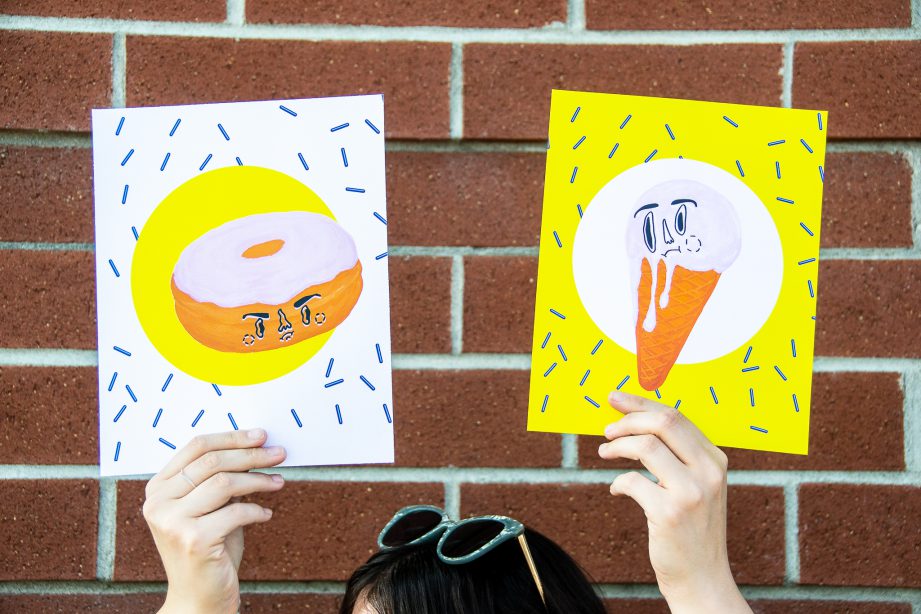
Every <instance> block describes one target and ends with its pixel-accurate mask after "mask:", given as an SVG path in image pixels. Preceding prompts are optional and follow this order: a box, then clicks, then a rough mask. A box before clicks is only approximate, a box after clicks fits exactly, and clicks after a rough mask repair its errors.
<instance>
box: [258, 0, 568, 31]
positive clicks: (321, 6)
mask: <svg viewBox="0 0 921 614" xmlns="http://www.w3.org/2000/svg"><path fill="white" fill-rule="evenodd" d="M246 19H247V21H249V22H257V23H259V22H262V23H265V22H268V23H324V24H325V23H329V24H355V25H374V26H446V27H462V28H463V27H466V28H536V27H541V26H546V25H549V24H551V23H553V22H565V21H566V2H565V0H532V1H529V2H524V1H522V0H517V1H516V2H497V1H496V0H462V1H461V2H458V3H454V4H447V3H441V2H433V1H432V0H413V1H409V2H386V3H385V2H374V3H369V2H362V1H361V0H344V1H333V0H321V1H319V2H298V1H297V0H271V1H268V0H261V1H260V0H249V2H247V3H246Z"/></svg>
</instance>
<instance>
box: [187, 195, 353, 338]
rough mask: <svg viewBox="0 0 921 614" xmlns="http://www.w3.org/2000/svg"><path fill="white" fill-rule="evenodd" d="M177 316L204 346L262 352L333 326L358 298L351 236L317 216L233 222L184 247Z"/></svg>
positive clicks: (299, 213)
mask: <svg viewBox="0 0 921 614" xmlns="http://www.w3.org/2000/svg"><path fill="white" fill-rule="evenodd" d="M171 286H172V292H173V298H174V300H175V306H176V315H177V316H178V318H179V321H180V322H181V323H182V326H183V327H184V328H185V330H186V331H187V332H188V333H189V334H190V335H191V336H192V337H193V338H195V339H196V340H197V341H198V342H199V343H202V344H203V345H206V346H208V347H210V348H213V349H215V350H219V351H221V352H261V351H266V350H274V349H277V348H280V347H285V346H288V345H292V344H294V343H299V342H300V341H303V340H305V339H309V338H310V337H313V336H316V335H319V334H321V333H324V332H326V331H329V330H332V329H334V328H335V327H336V326H338V325H339V324H341V323H342V322H343V321H344V320H345V319H346V318H347V317H348V315H349V313H351V311H352V308H354V307H355V304H356V303H357V302H358V297H359V296H360V295H361V290H362V279H361V262H360V261H359V259H358V253H357V250H356V248H355V242H354V240H353V239H352V237H351V236H350V235H349V234H348V233H347V232H346V231H345V230H344V229H343V228H342V227H341V226H340V225H339V224H337V223H336V221H335V220H333V219H331V218H329V217H327V216H325V215H321V214H318V213H309V212H306V211H289V212H280V213H263V214H258V215H250V216H247V217H243V218H239V219H236V220H232V221H230V222H227V223H226V224H223V225H221V226H218V227H217V228H214V229H212V230H210V231H209V232H207V233H205V234H204V235H202V236H201V237H199V238H198V239H196V240H195V241H193V242H192V243H190V244H189V245H188V247H186V248H185V250H183V252H182V254H181V255H180V256H179V260H178V261H177V263H176V267H175V268H174V269H173V276H172V282H171Z"/></svg>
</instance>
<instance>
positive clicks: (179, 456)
mask: <svg viewBox="0 0 921 614" xmlns="http://www.w3.org/2000/svg"><path fill="white" fill-rule="evenodd" d="M265 438H266V433H265V430H264V429H250V430H248V431H228V432H226V433H212V434H209V435H199V436H197V437H195V438H193V439H192V440H191V441H190V442H189V443H187V444H186V445H185V446H183V447H182V449H181V450H179V451H178V452H176V454H175V456H173V458H172V459H170V461H169V462H168V463H166V465H165V466H164V467H163V469H161V470H160V473H158V474H157V475H156V476H154V479H159V480H168V479H169V478H171V477H173V476H174V475H176V474H177V473H179V471H180V470H182V468H183V467H185V466H186V465H188V464H189V463H191V462H192V461H194V460H195V459H196V458H198V457H199V456H201V455H203V454H205V453H207V452H210V451H212V450H230V449H234V448H255V447H257V446H261V445H262V444H263V443H264V442H265Z"/></svg>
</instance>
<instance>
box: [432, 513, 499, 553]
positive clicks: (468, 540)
mask: <svg viewBox="0 0 921 614" xmlns="http://www.w3.org/2000/svg"><path fill="white" fill-rule="evenodd" d="M504 528H505V525H504V524H502V523H501V522H499V521H497V520H491V519H489V518H478V519H476V520H470V521H468V522H465V523H463V524H460V525H457V526H456V527H454V528H453V529H452V530H451V533H450V535H448V537H447V538H446V539H445V541H444V543H443V544H442V545H441V554H442V556H444V557H446V558H449V559H459V558H462V557H465V556H467V555H468V554H472V553H474V552H476V551H477V550H479V549H480V548H482V547H483V546H485V545H486V544H488V543H489V542H491V541H492V540H494V539H495V538H496V537H498V535H499V534H500V533H502V530H503V529H504Z"/></svg>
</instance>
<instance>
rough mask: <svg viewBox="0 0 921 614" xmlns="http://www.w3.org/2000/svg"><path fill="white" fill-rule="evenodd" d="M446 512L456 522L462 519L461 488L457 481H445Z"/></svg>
mask: <svg viewBox="0 0 921 614" xmlns="http://www.w3.org/2000/svg"><path fill="white" fill-rule="evenodd" d="M444 510H445V512H447V513H448V516H450V517H451V518H454V519H455V520H460V517H461V488H460V482H459V481H457V480H447V481H445V507H444Z"/></svg>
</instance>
